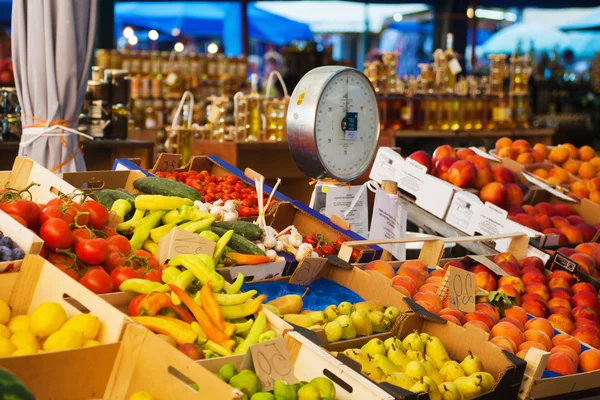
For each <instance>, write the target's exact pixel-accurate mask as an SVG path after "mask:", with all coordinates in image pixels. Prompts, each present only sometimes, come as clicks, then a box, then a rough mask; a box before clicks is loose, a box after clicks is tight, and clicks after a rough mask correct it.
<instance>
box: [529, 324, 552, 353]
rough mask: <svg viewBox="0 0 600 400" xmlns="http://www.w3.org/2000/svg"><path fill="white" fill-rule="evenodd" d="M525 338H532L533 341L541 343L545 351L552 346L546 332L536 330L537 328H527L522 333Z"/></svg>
mask: <svg viewBox="0 0 600 400" xmlns="http://www.w3.org/2000/svg"><path fill="white" fill-rule="evenodd" d="M524 335H525V340H526V341H528V340H532V341H534V342H538V343H541V344H542V345H544V347H545V348H546V351H550V349H551V348H552V340H550V337H549V336H548V335H546V332H543V331H540V330H537V329H528V330H526V331H525V333H524Z"/></svg>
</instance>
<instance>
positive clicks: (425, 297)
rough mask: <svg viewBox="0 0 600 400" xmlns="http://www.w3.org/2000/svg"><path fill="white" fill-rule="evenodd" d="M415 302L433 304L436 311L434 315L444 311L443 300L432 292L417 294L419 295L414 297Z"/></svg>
mask: <svg viewBox="0 0 600 400" xmlns="http://www.w3.org/2000/svg"><path fill="white" fill-rule="evenodd" d="M413 300H414V301H416V302H419V301H424V302H427V303H429V304H431V305H432V306H433V307H434V309H435V310H436V311H435V312H434V314H437V313H439V312H440V311H441V310H442V308H444V307H443V305H442V300H441V299H440V298H439V297H438V295H437V294H435V293H432V292H417V294H415V295H414V296H413Z"/></svg>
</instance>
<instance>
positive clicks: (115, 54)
mask: <svg viewBox="0 0 600 400" xmlns="http://www.w3.org/2000/svg"><path fill="white" fill-rule="evenodd" d="M106 68H110V69H119V68H121V53H119V50H114V49H113V50H111V51H110V66H109V67H106Z"/></svg>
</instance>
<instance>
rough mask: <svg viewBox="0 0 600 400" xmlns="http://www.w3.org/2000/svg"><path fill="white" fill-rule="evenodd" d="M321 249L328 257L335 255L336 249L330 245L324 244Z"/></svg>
mask: <svg viewBox="0 0 600 400" xmlns="http://www.w3.org/2000/svg"><path fill="white" fill-rule="evenodd" d="M321 249H322V250H323V254H324V255H326V256H332V255H334V254H335V249H334V248H333V246H332V245H330V244H324V245H323V246H321Z"/></svg>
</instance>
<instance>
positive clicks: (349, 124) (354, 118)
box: [344, 112, 358, 140]
mask: <svg viewBox="0 0 600 400" xmlns="http://www.w3.org/2000/svg"><path fill="white" fill-rule="evenodd" d="M357 131H358V113H355V112H347V113H346V119H345V120H344V132H345V137H344V139H346V140H356V133H357Z"/></svg>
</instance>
